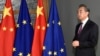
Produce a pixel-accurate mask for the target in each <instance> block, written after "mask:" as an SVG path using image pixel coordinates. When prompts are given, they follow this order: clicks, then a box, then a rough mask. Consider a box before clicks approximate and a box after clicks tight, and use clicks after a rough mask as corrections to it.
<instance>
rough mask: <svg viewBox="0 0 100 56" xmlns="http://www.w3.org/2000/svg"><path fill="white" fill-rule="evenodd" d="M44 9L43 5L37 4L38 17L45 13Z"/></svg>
mask: <svg viewBox="0 0 100 56" xmlns="http://www.w3.org/2000/svg"><path fill="white" fill-rule="evenodd" d="M42 9H43V7H39V6H37V18H38V17H39V15H43V12H42Z"/></svg>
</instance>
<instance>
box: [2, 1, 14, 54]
mask: <svg viewBox="0 0 100 56" xmlns="http://www.w3.org/2000/svg"><path fill="white" fill-rule="evenodd" d="M15 31H16V28H15V21H14V14H13V8H12V4H11V0H6V3H5V6H4V10H3V16H2V21H1V24H0V56H12V53H13V44H14V37H15Z"/></svg>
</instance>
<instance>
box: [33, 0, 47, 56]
mask: <svg viewBox="0 0 100 56" xmlns="http://www.w3.org/2000/svg"><path fill="white" fill-rule="evenodd" d="M45 31H46V18H45V14H44V7H43V1H42V0H38V4H37V17H36V21H35V30H34V37H33V44H32V56H41V55H42V48H43V42H44V37H45Z"/></svg>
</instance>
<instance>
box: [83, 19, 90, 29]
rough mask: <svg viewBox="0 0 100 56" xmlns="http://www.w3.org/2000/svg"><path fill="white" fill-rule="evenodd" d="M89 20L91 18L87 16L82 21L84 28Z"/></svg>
mask: <svg viewBox="0 0 100 56" xmlns="http://www.w3.org/2000/svg"><path fill="white" fill-rule="evenodd" d="M88 20H89V18H88V17H87V18H86V19H85V20H83V21H82V28H83V27H84V26H85V24H86V22H87V21H88Z"/></svg>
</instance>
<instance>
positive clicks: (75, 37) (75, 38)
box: [73, 25, 78, 41]
mask: <svg viewBox="0 0 100 56" xmlns="http://www.w3.org/2000/svg"><path fill="white" fill-rule="evenodd" d="M77 28H78V25H77V26H76V28H75V36H74V38H73V41H75V40H77Z"/></svg>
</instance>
